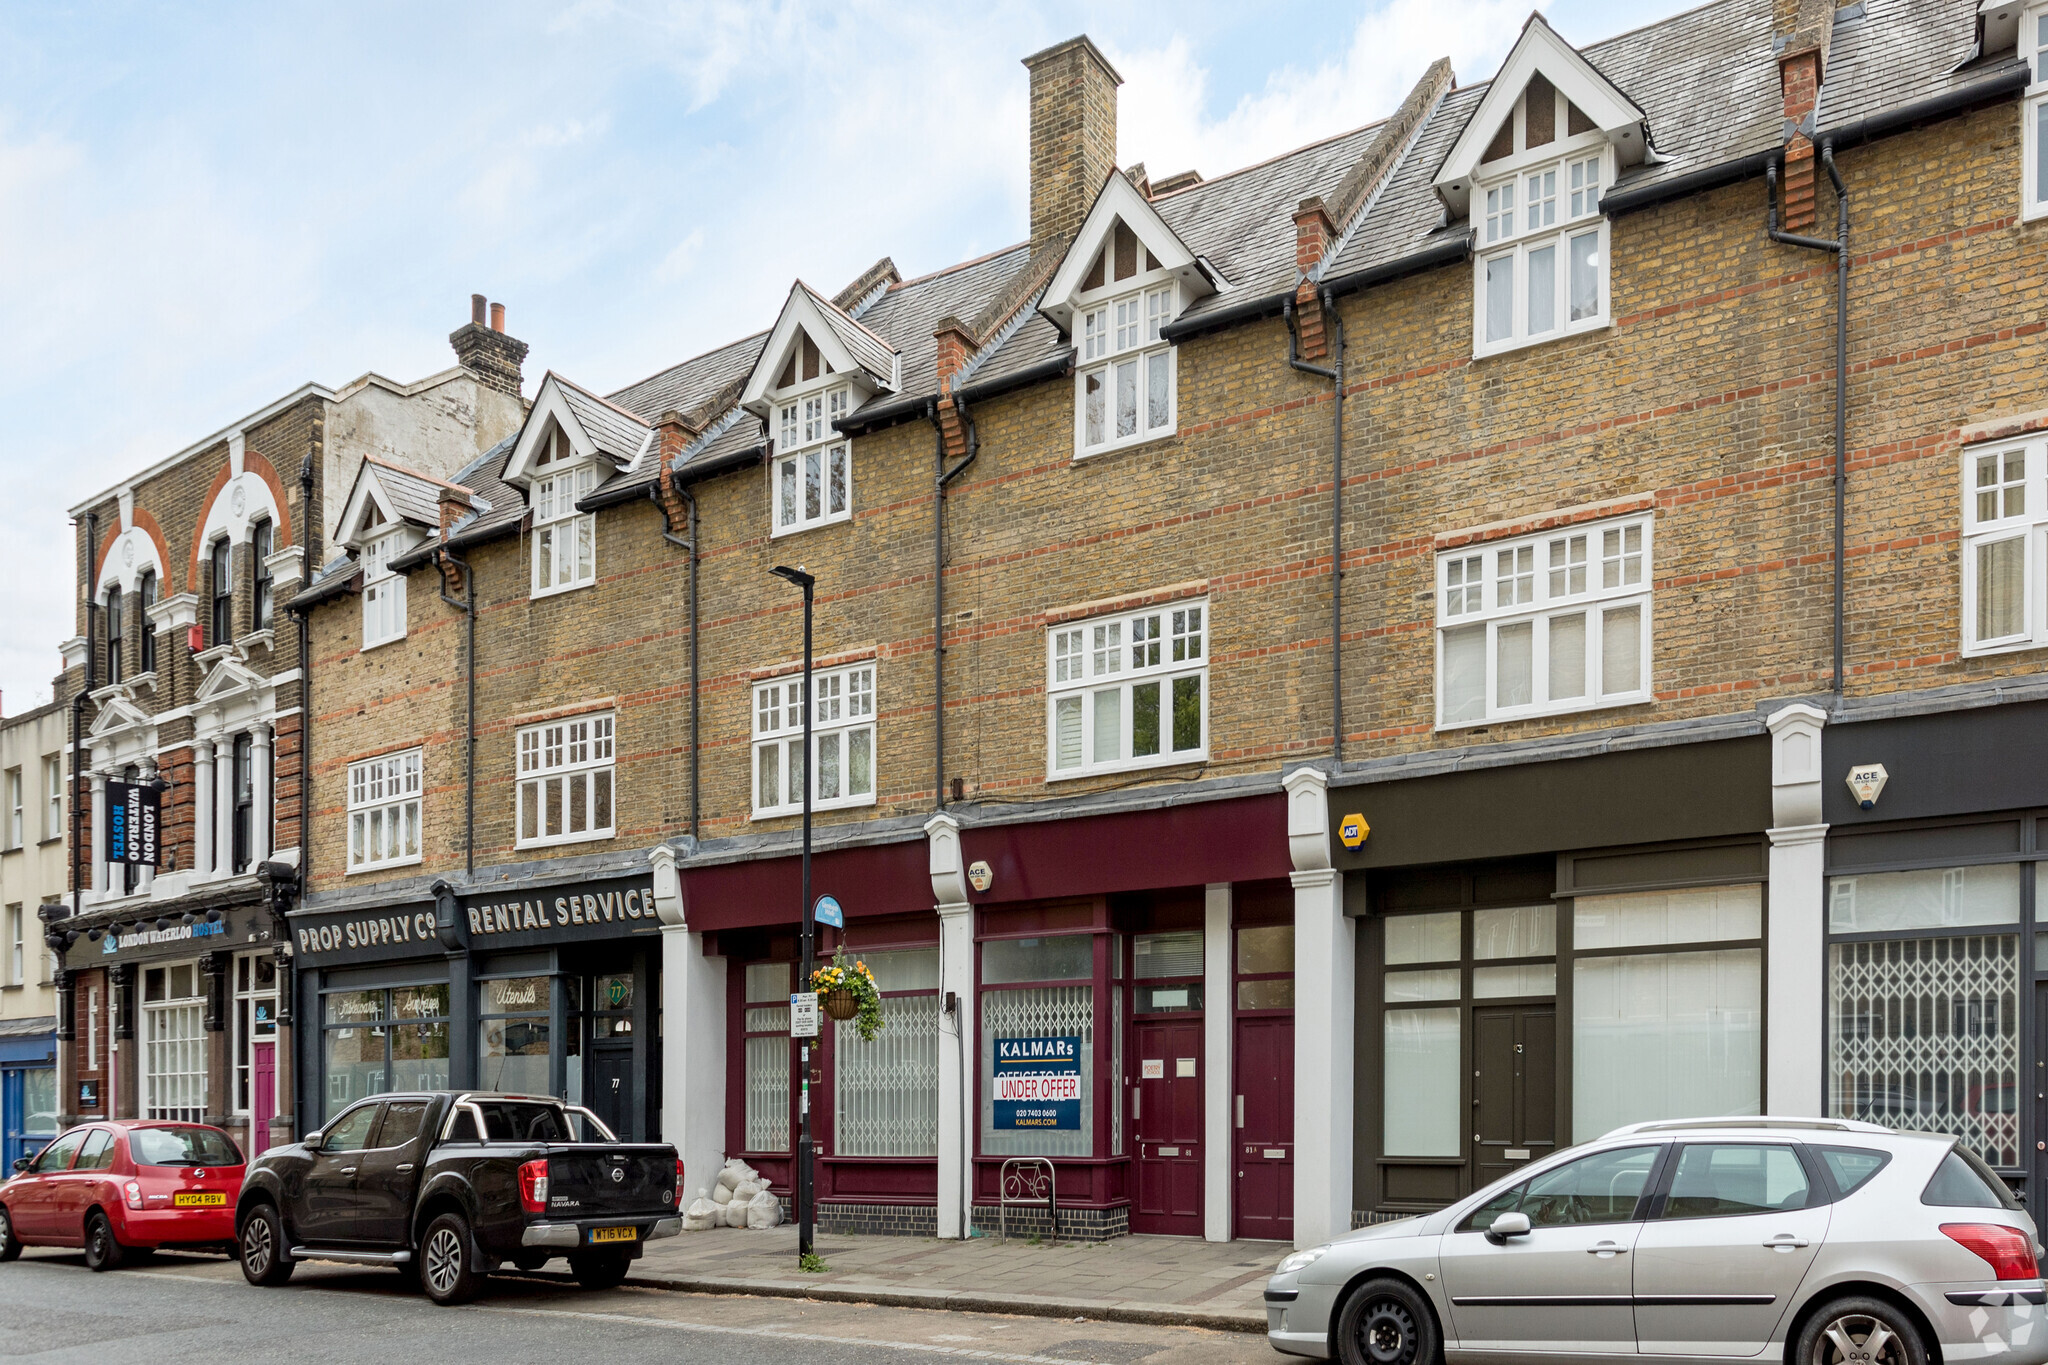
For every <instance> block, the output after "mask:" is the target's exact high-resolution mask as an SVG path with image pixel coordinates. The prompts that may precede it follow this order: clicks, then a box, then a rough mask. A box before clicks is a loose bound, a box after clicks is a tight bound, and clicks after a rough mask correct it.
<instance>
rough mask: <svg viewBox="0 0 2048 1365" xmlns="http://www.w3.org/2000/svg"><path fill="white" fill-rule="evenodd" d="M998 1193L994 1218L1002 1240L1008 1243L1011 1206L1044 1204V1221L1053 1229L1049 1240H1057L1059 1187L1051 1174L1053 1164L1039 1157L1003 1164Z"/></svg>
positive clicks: (1012, 1159)
mask: <svg viewBox="0 0 2048 1365" xmlns="http://www.w3.org/2000/svg"><path fill="white" fill-rule="evenodd" d="M1001 1187H1002V1188H1001V1194H1000V1198H999V1199H998V1208H997V1212H996V1218H997V1221H998V1224H999V1225H1000V1227H1001V1229H1002V1234H1003V1240H1004V1241H1005V1242H1007V1241H1009V1240H1010V1206H1011V1205H1012V1204H1018V1205H1024V1206H1027V1207H1032V1206H1036V1205H1037V1204H1038V1203H1039V1201H1041V1200H1043V1201H1044V1203H1045V1215H1046V1220H1047V1221H1048V1222H1049V1223H1050V1224H1051V1226H1052V1235H1051V1239H1050V1240H1052V1241H1054V1242H1057V1241H1059V1239H1060V1200H1059V1185H1058V1183H1057V1181H1056V1178H1055V1176H1054V1173H1053V1166H1052V1163H1051V1162H1050V1161H1048V1160H1046V1159H1045V1158H1044V1157H1042V1156H1013V1157H1011V1158H1009V1159H1008V1160H1007V1161H1005V1162H1003V1167H1002V1172H1001Z"/></svg>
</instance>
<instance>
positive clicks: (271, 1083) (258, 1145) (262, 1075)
mask: <svg viewBox="0 0 2048 1365" xmlns="http://www.w3.org/2000/svg"><path fill="white" fill-rule="evenodd" d="M249 1053H250V1056H249V1156H250V1158H251V1159H252V1160H253V1159H254V1158H256V1157H259V1156H262V1155H263V1154H264V1153H265V1152H267V1151H269V1150H270V1120H271V1119H272V1118H274V1117H276V1115H277V1044H275V1043H257V1044H255V1045H254V1046H252V1047H251V1048H250V1049H249Z"/></svg>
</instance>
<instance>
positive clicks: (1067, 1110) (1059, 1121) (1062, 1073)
mask: <svg viewBox="0 0 2048 1365" xmlns="http://www.w3.org/2000/svg"><path fill="white" fill-rule="evenodd" d="M995 1045H996V1058H995V1062H996V1074H995V1076H994V1081H995V1087H996V1089H995V1127H996V1131H997V1132H1009V1131H1014V1130H1019V1129H1045V1128H1053V1129H1060V1130H1067V1131H1078V1130H1079V1129H1080V1127H1081V1039H1080V1038H1079V1036H1077V1035H1074V1034H1061V1035H1056V1036H1050V1037H1037V1038H1001V1037H999V1038H997V1039H996V1040H995Z"/></svg>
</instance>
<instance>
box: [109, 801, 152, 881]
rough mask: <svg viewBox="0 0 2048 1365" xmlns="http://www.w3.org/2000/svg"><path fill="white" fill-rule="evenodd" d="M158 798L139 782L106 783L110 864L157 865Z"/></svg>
mask: <svg viewBox="0 0 2048 1365" xmlns="http://www.w3.org/2000/svg"><path fill="white" fill-rule="evenodd" d="M157 813H158V798H157V790H156V788H155V787H147V786H144V785H142V784H141V783H139V782H108V783H107V861H108V862H110V863H128V864H132V865H136V866H141V867H155V866H156V865H157V838H156V832H157V831H156V826H157Z"/></svg>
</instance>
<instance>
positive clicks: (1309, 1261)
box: [1273, 1246, 1329, 1275]
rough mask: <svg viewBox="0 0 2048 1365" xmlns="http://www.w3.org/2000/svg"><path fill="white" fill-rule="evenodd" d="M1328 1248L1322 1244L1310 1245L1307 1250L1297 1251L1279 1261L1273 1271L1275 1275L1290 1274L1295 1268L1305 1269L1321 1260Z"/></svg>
mask: <svg viewBox="0 0 2048 1365" xmlns="http://www.w3.org/2000/svg"><path fill="white" fill-rule="evenodd" d="M1328 1250H1329V1248H1328V1247H1326V1246H1322V1247H1310V1248H1309V1249H1308V1250H1307V1251H1297V1252H1295V1253H1294V1254H1293V1255H1292V1256H1289V1257H1288V1258H1287V1259H1286V1260H1284V1261H1282V1262H1280V1264H1279V1265H1278V1266H1277V1267H1275V1269H1274V1271H1273V1273H1274V1274H1275V1275H1292V1274H1293V1273H1294V1272H1295V1271H1297V1270H1307V1269H1308V1268H1309V1267H1310V1266H1312V1265H1314V1264H1315V1263H1316V1262H1317V1261H1319V1260H1321V1259H1322V1258H1323V1253H1324V1252H1326V1251H1328Z"/></svg>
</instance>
